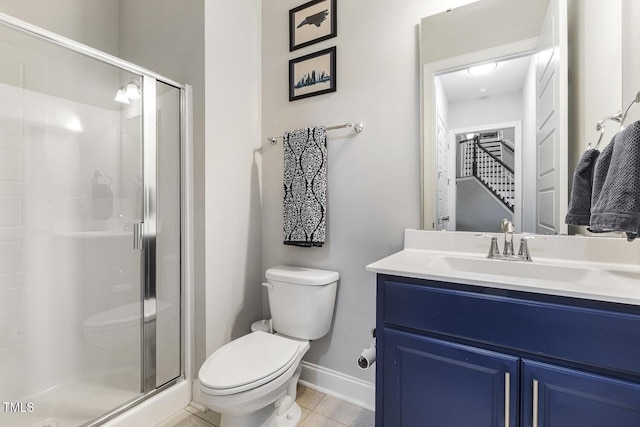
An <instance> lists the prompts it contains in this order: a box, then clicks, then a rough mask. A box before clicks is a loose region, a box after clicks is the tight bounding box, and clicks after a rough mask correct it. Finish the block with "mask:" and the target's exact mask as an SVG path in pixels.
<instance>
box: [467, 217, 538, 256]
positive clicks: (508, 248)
mask: <svg viewBox="0 0 640 427" xmlns="http://www.w3.org/2000/svg"><path fill="white" fill-rule="evenodd" d="M500 229H501V230H502V232H503V233H504V246H503V249H502V254H501V253H500V249H499V248H498V239H497V238H496V237H495V236H493V235H491V234H478V236H481V237H489V238H491V246H489V253H488V254H487V258H490V259H501V260H505V261H527V262H531V261H532V259H531V254H529V245H528V244H527V240H529V239H535V238H536V237H535V236H533V235H531V236H523V237H522V238H521V239H520V248H519V249H518V255H516V254H515V253H514V251H513V233H514V232H515V226H514V225H513V223H512V222H511V221H509V220H508V219H506V218H505V219H503V220H502V222H501V223H500Z"/></svg>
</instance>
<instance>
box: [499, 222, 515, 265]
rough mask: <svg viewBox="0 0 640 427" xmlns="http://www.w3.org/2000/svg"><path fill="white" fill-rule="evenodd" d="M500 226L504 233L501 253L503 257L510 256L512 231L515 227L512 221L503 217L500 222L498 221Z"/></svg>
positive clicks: (511, 253)
mask: <svg viewBox="0 0 640 427" xmlns="http://www.w3.org/2000/svg"><path fill="white" fill-rule="evenodd" d="M500 228H501V229H502V232H503V233H504V248H503V250H502V255H503V256H505V257H512V256H514V254H513V232H514V231H515V229H516V228H515V227H514V226H513V223H512V222H511V221H509V220H508V219H506V218H505V219H503V220H502V223H500Z"/></svg>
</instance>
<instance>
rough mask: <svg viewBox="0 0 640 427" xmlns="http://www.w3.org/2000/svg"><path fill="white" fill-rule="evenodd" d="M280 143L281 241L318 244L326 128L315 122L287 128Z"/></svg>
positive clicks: (322, 222)
mask: <svg viewBox="0 0 640 427" xmlns="http://www.w3.org/2000/svg"><path fill="white" fill-rule="evenodd" d="M283 145H284V150H283V151H284V200H283V221H282V224H283V237H284V239H283V240H284V244H285V245H295V246H322V244H323V243H324V242H325V237H326V215H327V143H326V130H325V128H324V126H318V127H315V128H306V129H298V130H295V131H291V132H287V133H285V134H284V138H283Z"/></svg>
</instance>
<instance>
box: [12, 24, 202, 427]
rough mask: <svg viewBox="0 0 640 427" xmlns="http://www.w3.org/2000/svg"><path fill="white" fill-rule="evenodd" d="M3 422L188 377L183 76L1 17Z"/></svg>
mask: <svg viewBox="0 0 640 427" xmlns="http://www.w3.org/2000/svg"><path fill="white" fill-rule="evenodd" d="M0 57H1V58H2V61H1V63H0V379H1V380H0V402H1V403H0V405H1V406H0V425H2V426H14V427H19V426H29V427H34V426H43V427H45V426H47V427H49V426H78V425H94V424H100V423H103V422H104V421H106V420H109V419H110V418H113V417H114V416H115V415H117V414H119V413H121V412H123V411H124V410H125V409H128V408H130V407H132V406H134V405H136V404H137V403H138V402H141V401H143V400H145V399H146V398H147V397H149V396H151V395H154V394H156V393H159V392H160V391H162V390H164V389H166V388H168V387H171V386H172V385H174V384H176V383H178V382H180V381H182V380H183V379H184V365H185V361H184V351H183V348H184V333H183V330H184V326H183V323H184V322H183V319H184V314H183V311H184V310H183V307H184V304H185V303H184V295H183V294H184V292H183V282H184V277H185V271H184V266H183V264H184V262H183V260H184V258H185V249H184V238H185V237H184V236H185V232H184V230H185V216H186V214H185V210H184V208H183V206H184V205H185V203H183V202H184V197H185V191H184V188H185V186H184V185H185V184H184V179H183V178H184V177H185V176H186V174H185V170H186V168H185V158H186V156H185V150H186V149H187V148H186V147H187V142H186V141H187V137H188V135H189V133H188V129H187V126H186V123H187V122H188V120H187V118H188V111H187V105H188V104H189V101H188V99H189V96H190V95H189V87H188V86H185V85H182V84H179V83H176V82H173V81H171V80H169V79H166V78H163V77H161V76H159V75H157V74H155V73H152V72H150V71H148V70H145V69H143V68H141V67H137V66H135V65H133V64H129V63H127V62H125V61H122V60H119V59H118V58H115V57H112V56H110V55H107V54H104V53H101V52H99V51H96V50H94V49H91V48H88V47H86V46H84V45H81V44H78V43H75V42H73V41H71V40H68V39H65V38H62V37H59V36H57V35H55V34H52V33H49V32H47V31H44V30H41V29H39V28H37V27H33V26H30V25H29V24H26V23H24V22H21V21H18V20H15V19H13V18H11V17H9V16H7V15H3V14H0Z"/></svg>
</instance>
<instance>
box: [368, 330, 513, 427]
mask: <svg viewBox="0 0 640 427" xmlns="http://www.w3.org/2000/svg"><path fill="white" fill-rule="evenodd" d="M384 337H385V345H384V358H383V363H384V367H383V371H384V374H383V375H384V377H385V378H384V385H385V386H384V394H383V396H382V401H384V402H385V410H384V421H382V422H378V424H377V425H383V426H407V427H408V426H416V427H417V426H492V427H493V426H495V427H498V426H499V427H504V426H505V425H507V426H512V427H515V426H517V420H518V414H517V408H518V387H519V384H520V382H519V376H518V371H519V368H518V358H517V357H513V356H509V355H504V354H500V353H496V352H492V351H487V350H484V349H480V348H474V347H470V346H466V345H460V344H456V343H449V342H447V341H442V340H437V339H433V338H429V337H424V336H420V335H417V334H412V333H406V332H401V331H395V330H393V329H388V330H385V331H384ZM505 419H509V421H508V422H507V424H505Z"/></svg>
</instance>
